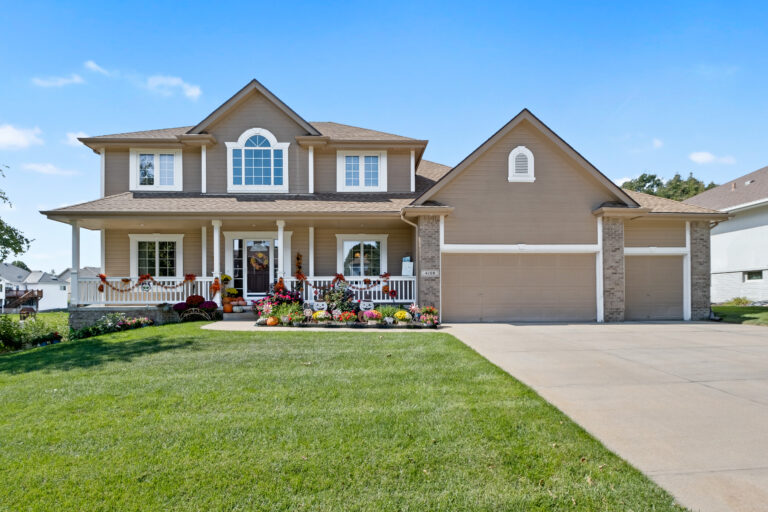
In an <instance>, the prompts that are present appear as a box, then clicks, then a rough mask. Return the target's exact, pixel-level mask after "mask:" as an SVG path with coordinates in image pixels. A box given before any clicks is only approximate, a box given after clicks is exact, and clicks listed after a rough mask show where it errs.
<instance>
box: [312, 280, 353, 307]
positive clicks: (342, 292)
mask: <svg viewBox="0 0 768 512" xmlns="http://www.w3.org/2000/svg"><path fill="white" fill-rule="evenodd" d="M316 295H317V296H318V298H322V299H323V301H324V302H326V303H327V304H328V309H329V310H331V311H356V310H357V302H356V301H355V300H354V297H355V294H354V293H353V292H352V290H350V289H349V285H348V284H347V283H346V281H340V282H338V283H336V285H335V286H333V287H332V288H331V289H329V290H326V291H324V292H320V291H318V292H316Z"/></svg>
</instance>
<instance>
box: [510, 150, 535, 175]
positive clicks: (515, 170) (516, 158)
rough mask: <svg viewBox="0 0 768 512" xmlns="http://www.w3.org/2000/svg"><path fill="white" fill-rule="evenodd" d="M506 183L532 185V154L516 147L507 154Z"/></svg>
mask: <svg viewBox="0 0 768 512" xmlns="http://www.w3.org/2000/svg"><path fill="white" fill-rule="evenodd" d="M507 179H508V181H511V182H524V183H533V182H534V181H535V180H536V178H535V177H534V174H533V153H531V150H530V149H528V148H527V147H525V146H517V147H516V148H515V149H513V150H512V151H510V152H509V169H508V175H507Z"/></svg>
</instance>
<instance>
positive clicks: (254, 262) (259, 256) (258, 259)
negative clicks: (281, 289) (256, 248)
mask: <svg viewBox="0 0 768 512" xmlns="http://www.w3.org/2000/svg"><path fill="white" fill-rule="evenodd" d="M248 262H249V263H250V264H251V267H253V269H254V270H267V266H268V262H267V255H266V254H264V253H263V252H257V253H256V254H255V255H253V256H251V257H250V259H249V260H248Z"/></svg>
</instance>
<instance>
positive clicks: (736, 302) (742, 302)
mask: <svg viewBox="0 0 768 512" xmlns="http://www.w3.org/2000/svg"><path fill="white" fill-rule="evenodd" d="M750 304H752V301H751V300H749V299H748V298H746V297H734V298H732V299H731V300H729V301H728V302H724V303H723V306H749V305H750Z"/></svg>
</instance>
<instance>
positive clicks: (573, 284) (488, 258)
mask: <svg viewBox="0 0 768 512" xmlns="http://www.w3.org/2000/svg"><path fill="white" fill-rule="evenodd" d="M441 274H442V286H443V289H442V304H443V319H444V321H446V322H505V321H506V322H514V321H523V322H525V321H530V322H541V321H594V320H596V318H597V305H596V296H595V286H596V285H595V255H594V254H444V255H443V268H442V273H441Z"/></svg>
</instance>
